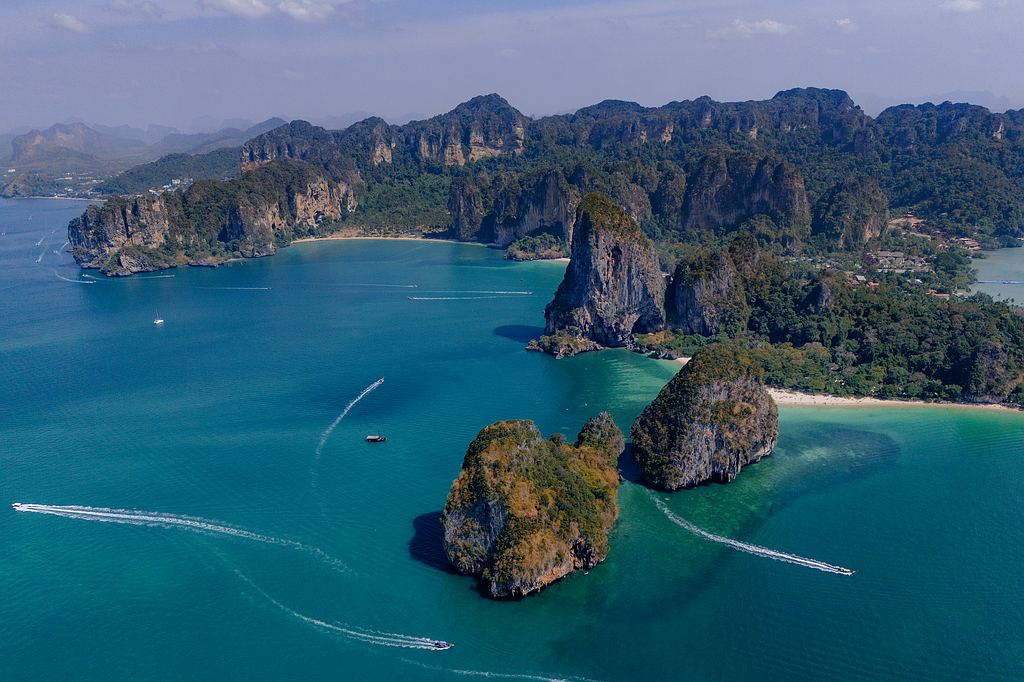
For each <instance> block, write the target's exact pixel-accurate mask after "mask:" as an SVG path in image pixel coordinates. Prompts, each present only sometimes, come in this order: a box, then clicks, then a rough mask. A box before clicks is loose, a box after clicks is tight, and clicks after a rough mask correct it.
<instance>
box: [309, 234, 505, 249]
mask: <svg viewBox="0 0 1024 682" xmlns="http://www.w3.org/2000/svg"><path fill="white" fill-rule="evenodd" d="M349 239H364V240H373V241H407V242H441V243H445V244H468V245H470V246H487V244H484V243H482V242H463V241H459V240H458V239H440V238H434V237H424V236H416V235H406V236H402V237H383V236H379V235H378V236H372V235H371V236H365V235H358V234H332V235H328V236H326V237H300V238H299V239H293V240H292V244H306V243H309V242H331V241H344V240H349Z"/></svg>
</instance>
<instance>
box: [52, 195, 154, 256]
mask: <svg viewBox="0 0 1024 682" xmlns="http://www.w3.org/2000/svg"><path fill="white" fill-rule="evenodd" d="M170 232H171V224H170V217H169V212H168V210H167V206H166V204H165V203H164V202H163V201H161V199H146V198H136V199H120V198H118V199H111V200H110V201H107V202H106V203H105V204H103V205H101V206H89V207H88V208H87V209H86V210H85V213H83V214H82V215H81V217H79V218H75V219H74V220H72V221H71V223H70V224H69V225H68V241H70V242H71V252H72V254H73V255H74V257H75V261H76V262H77V263H78V264H79V265H81V266H83V267H86V268H104V269H106V270H107V271H109V272H110V273H111V274H130V273H132V272H139V271H141V270H144V269H148V268H146V267H145V263H144V262H140V261H139V259H138V256H137V255H136V254H133V253H132V252H137V251H140V250H142V251H144V250H148V249H155V248H158V247H160V246H162V245H163V244H164V242H165V241H166V240H167V237H168V234H170ZM122 252H125V253H124V254H123V256H122Z"/></svg>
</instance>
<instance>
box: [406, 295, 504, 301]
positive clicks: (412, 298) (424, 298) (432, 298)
mask: <svg viewBox="0 0 1024 682" xmlns="http://www.w3.org/2000/svg"><path fill="white" fill-rule="evenodd" d="M488 298H515V296H508V295H502V296H410V297H409V300H410V301H482V300H484V299H488Z"/></svg>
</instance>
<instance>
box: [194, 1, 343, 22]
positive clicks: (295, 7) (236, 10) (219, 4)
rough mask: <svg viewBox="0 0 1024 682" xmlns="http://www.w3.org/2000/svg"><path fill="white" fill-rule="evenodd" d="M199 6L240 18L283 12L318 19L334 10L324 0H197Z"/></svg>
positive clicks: (302, 18)
mask: <svg viewBox="0 0 1024 682" xmlns="http://www.w3.org/2000/svg"><path fill="white" fill-rule="evenodd" d="M199 6H200V7H201V8H202V9H204V10H208V11H215V12H222V13H224V14H230V15H232V16H236V17H240V18H242V19H259V18H262V17H265V16H268V15H270V14H283V15H285V16H287V17H289V18H291V19H294V20H295V21H319V20H321V19H326V18H327V17H328V16H329V15H330V14H331V13H332V12H334V4H333V3H331V2H325V1H324V0H276V1H275V0H199Z"/></svg>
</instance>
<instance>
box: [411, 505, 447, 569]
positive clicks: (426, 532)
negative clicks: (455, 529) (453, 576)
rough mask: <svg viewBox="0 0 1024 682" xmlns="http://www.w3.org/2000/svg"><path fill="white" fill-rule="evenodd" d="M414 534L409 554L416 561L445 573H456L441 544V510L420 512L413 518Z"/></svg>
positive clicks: (442, 535) (442, 534) (442, 536)
mask: <svg viewBox="0 0 1024 682" xmlns="http://www.w3.org/2000/svg"><path fill="white" fill-rule="evenodd" d="M412 528H413V534H412V539H411V540H409V556H411V557H412V558H413V559H415V560H416V561H419V562H420V563H423V564H426V565H427V566H430V567H431V568H436V569H437V570H439V571H443V572H445V573H455V570H454V569H453V568H452V566H451V564H449V563H448V557H446V556H445V554H444V548H443V546H442V544H441V541H442V539H443V538H444V533H443V531H442V529H441V512H439V511H436V512H430V513H428V514H420V515H419V516H417V517H416V518H414V519H413V520H412Z"/></svg>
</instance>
